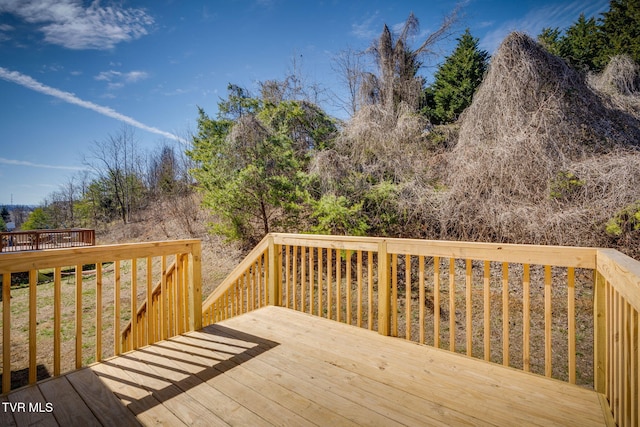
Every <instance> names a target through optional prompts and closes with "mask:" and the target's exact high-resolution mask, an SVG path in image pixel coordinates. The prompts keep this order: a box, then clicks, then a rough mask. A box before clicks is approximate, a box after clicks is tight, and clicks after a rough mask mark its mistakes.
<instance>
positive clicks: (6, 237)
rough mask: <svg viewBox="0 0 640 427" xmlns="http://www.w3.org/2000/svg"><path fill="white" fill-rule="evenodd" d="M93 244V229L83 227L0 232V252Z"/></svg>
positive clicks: (94, 237) (94, 235) (94, 240)
mask: <svg viewBox="0 0 640 427" xmlns="http://www.w3.org/2000/svg"><path fill="white" fill-rule="evenodd" d="M95 244H96V233H95V230H90V229H85V228H74V229H64V230H29V231H12V232H10V233H4V232H2V233H0V253H1V252H19V251H37V250H41V249H57V248H73V247H78V246H94V245H95Z"/></svg>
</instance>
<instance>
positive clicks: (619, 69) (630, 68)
mask: <svg viewBox="0 0 640 427" xmlns="http://www.w3.org/2000/svg"><path fill="white" fill-rule="evenodd" d="M588 81H589V84H590V85H591V86H592V87H593V88H595V89H597V90H599V91H601V92H605V93H611V94H614V95H633V94H637V93H638V92H640V66H639V65H638V64H636V63H635V62H634V61H633V59H631V57H630V56H628V55H616V56H614V57H613V58H611V60H610V61H609V64H607V66H606V67H605V69H604V70H603V71H602V73H600V74H591V75H589V78H588Z"/></svg>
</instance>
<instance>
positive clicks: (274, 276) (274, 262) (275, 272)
mask: <svg viewBox="0 0 640 427" xmlns="http://www.w3.org/2000/svg"><path fill="white" fill-rule="evenodd" d="M267 242H268V244H269V248H268V252H269V254H268V257H269V261H268V262H269V265H268V273H269V274H268V280H269V283H268V287H269V295H268V301H267V304H269V305H275V306H279V305H281V301H282V296H281V293H280V282H281V280H280V265H281V261H280V257H281V256H282V247H281V246H280V245H276V244H275V242H274V238H273V235H271V234H269V235H268V237H267Z"/></svg>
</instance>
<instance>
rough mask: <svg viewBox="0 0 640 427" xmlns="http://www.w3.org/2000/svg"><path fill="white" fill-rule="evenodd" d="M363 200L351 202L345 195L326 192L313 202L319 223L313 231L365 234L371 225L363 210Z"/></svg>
mask: <svg viewBox="0 0 640 427" xmlns="http://www.w3.org/2000/svg"><path fill="white" fill-rule="evenodd" d="M362 205H363V202H360V203H355V204H350V202H349V200H348V199H347V198H346V197H344V196H335V195H333V194H325V195H323V196H322V197H321V198H320V200H318V201H316V202H313V217H314V218H316V219H317V221H318V223H317V224H316V225H314V226H313V227H312V228H311V231H313V232H314V233H318V234H334V235H347V236H364V235H365V233H366V231H367V229H368V228H369V226H368V225H367V221H366V219H365V218H364V216H363V212H362Z"/></svg>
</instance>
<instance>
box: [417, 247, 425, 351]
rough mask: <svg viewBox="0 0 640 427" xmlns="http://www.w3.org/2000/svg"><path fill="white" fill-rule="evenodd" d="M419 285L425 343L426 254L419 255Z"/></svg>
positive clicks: (422, 332) (421, 325)
mask: <svg viewBox="0 0 640 427" xmlns="http://www.w3.org/2000/svg"><path fill="white" fill-rule="evenodd" d="M418 285H419V286H420V291H419V294H418V299H419V302H418V303H419V304H420V308H419V312H418V317H419V318H420V344H424V341H425V326H424V321H425V319H424V317H425V310H424V304H425V289H424V255H420V256H419V257H418Z"/></svg>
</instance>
